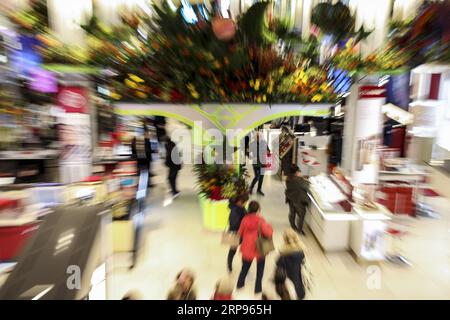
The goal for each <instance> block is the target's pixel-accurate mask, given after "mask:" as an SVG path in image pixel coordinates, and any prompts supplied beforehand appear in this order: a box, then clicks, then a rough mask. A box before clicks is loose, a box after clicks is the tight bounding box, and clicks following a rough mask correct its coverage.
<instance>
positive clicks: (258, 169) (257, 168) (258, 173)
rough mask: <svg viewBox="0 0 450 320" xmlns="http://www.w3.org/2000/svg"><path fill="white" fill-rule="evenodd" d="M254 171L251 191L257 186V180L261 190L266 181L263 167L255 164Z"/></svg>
mask: <svg viewBox="0 0 450 320" xmlns="http://www.w3.org/2000/svg"><path fill="white" fill-rule="evenodd" d="M253 171H254V172H255V177H254V178H253V180H252V184H251V185H250V191H252V190H253V188H254V187H255V184H256V182H258V191H261V188H262V184H263V181H264V175H263V174H262V172H261V171H262V167H261V166H258V165H253Z"/></svg>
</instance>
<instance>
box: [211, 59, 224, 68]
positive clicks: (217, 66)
mask: <svg viewBox="0 0 450 320" xmlns="http://www.w3.org/2000/svg"><path fill="white" fill-rule="evenodd" d="M221 66H222V65H221V64H220V63H219V61H217V60H214V63H213V67H214V68H216V69H219V68H220V67H221Z"/></svg>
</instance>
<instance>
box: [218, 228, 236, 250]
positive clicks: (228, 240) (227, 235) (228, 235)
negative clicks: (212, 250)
mask: <svg viewBox="0 0 450 320" xmlns="http://www.w3.org/2000/svg"><path fill="white" fill-rule="evenodd" d="M240 242H241V237H240V236H239V234H237V233H236V232H234V231H225V232H224V233H223V234H222V241H221V243H222V244H223V245H227V246H230V247H232V248H237V247H239V244H240Z"/></svg>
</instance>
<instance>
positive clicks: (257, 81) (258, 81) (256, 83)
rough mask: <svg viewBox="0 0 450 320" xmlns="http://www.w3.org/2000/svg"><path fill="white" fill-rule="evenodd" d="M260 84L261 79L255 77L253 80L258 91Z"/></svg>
mask: <svg viewBox="0 0 450 320" xmlns="http://www.w3.org/2000/svg"><path fill="white" fill-rule="evenodd" d="M260 85H261V80H259V79H256V81H255V90H256V91H258V90H259V86H260Z"/></svg>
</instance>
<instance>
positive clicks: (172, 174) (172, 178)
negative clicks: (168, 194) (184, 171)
mask: <svg viewBox="0 0 450 320" xmlns="http://www.w3.org/2000/svg"><path fill="white" fill-rule="evenodd" d="M178 171H179V169H178V168H169V177H168V180H169V185H170V188H171V191H172V194H176V193H178V189H177V175H178Z"/></svg>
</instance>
